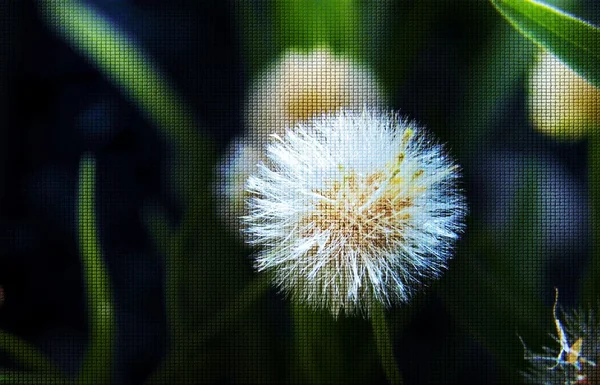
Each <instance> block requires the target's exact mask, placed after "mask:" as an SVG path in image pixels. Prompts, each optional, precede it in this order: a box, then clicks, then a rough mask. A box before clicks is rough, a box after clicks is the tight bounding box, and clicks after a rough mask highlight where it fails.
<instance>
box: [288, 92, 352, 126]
mask: <svg viewBox="0 0 600 385" xmlns="http://www.w3.org/2000/svg"><path fill="white" fill-rule="evenodd" d="M348 103H349V100H348V97H347V95H345V94H344V93H342V92H322V91H320V90H317V89H314V88H310V89H305V90H302V91H300V92H298V93H295V94H293V95H290V99H289V100H288V102H287V104H286V115H287V117H288V119H290V121H292V122H298V121H305V120H308V119H311V118H313V117H315V116H317V115H320V114H322V113H333V112H337V111H338V110H339V109H340V108H341V107H342V106H345V105H347V104H348Z"/></svg>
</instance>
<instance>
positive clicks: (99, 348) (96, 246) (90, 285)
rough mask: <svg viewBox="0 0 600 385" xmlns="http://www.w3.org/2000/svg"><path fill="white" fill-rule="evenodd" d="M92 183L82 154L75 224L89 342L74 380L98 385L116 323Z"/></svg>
mask: <svg viewBox="0 0 600 385" xmlns="http://www.w3.org/2000/svg"><path fill="white" fill-rule="evenodd" d="M95 183H96V163H95V160H94V158H93V157H91V156H89V155H84V157H83V159H82V160H81V166H80V171H79V192H78V198H77V221H78V224H77V227H78V232H79V247H80V253H81V258H82V266H83V276H84V281H85V289H86V297H87V306H88V318H89V323H90V346H89V350H88V352H87V354H86V357H85V359H84V361H83V365H82V368H81V372H80V374H79V377H78V383H86V384H87V383H94V384H99V385H100V384H110V383H111V376H112V357H113V338H114V333H115V329H116V325H115V314H114V309H113V305H112V299H111V292H110V284H109V277H108V271H107V270H106V267H105V266H104V263H103V260H102V250H101V247H100V240H99V237H98V229H97V222H96V205H95V193H96V188H95Z"/></svg>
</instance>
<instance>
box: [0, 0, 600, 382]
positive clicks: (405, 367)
mask: <svg viewBox="0 0 600 385" xmlns="http://www.w3.org/2000/svg"><path fill="white" fill-rule="evenodd" d="M491 3H493V5H494V6H495V7H496V8H497V10H499V11H500V13H501V14H502V15H503V16H504V17H505V18H507V19H508V20H509V21H510V22H511V23H512V24H513V25H514V26H515V27H516V28H517V30H519V31H520V32H521V34H520V33H518V32H517V30H515V29H513V28H510V27H509V26H508V24H507V23H505V22H504V20H502V18H501V17H500V15H499V14H497V13H496V12H495V9H494V7H493V6H492V5H491ZM491 3H488V2H450V1H444V2H439V1H435V0H423V1H415V2H394V1H383V2H370V1H364V0H363V1H351V0H330V1H316V0H315V1H311V0H290V1H289V2H283V1H282V2H278V1H257V2H246V1H241V2H234V1H232V2H231V3H230V5H231V11H232V12H234V13H235V20H236V23H237V24H238V28H239V35H240V40H241V41H242V54H243V55H244V56H245V60H246V62H247V68H248V72H249V74H250V75H249V77H250V78H251V79H252V78H253V77H254V76H257V75H258V74H260V73H261V72H262V71H264V70H265V69H266V68H268V66H269V65H270V64H271V63H272V62H273V61H274V60H275V59H276V58H278V57H279V56H280V55H281V54H282V53H283V52H285V51H287V50H290V49H294V50H301V51H308V50H310V49H312V48H315V47H320V46H329V47H331V48H332V49H333V50H334V51H335V52H339V53H346V54H350V55H352V56H354V57H355V58H356V59H357V60H359V61H362V62H365V63H367V64H370V65H371V66H372V68H373V70H374V72H375V73H376V75H377V76H378V77H379V78H380V80H381V81H382V83H383V84H384V86H385V88H386V90H387V92H388V94H389V99H390V104H391V105H393V106H395V107H399V108H400V110H401V112H407V113H409V114H411V117H414V118H416V119H419V120H422V121H424V122H426V123H427V125H428V126H429V127H430V128H431V129H432V130H433V131H435V132H436V134H438V135H439V136H440V137H441V138H442V140H443V141H444V142H447V143H448V148H449V150H450V152H451V153H452V155H453V156H456V157H457V158H458V160H459V163H461V164H463V169H464V174H465V179H466V182H465V190H466V192H467V195H468V197H469V199H470V201H471V203H472V206H473V207H472V210H471V216H470V217H469V222H468V226H467V231H466V233H465V235H464V237H463V239H461V241H460V242H459V244H458V247H457V251H456V257H455V259H454V260H453V261H452V262H451V264H450V269H449V271H448V272H446V273H445V275H444V276H443V278H442V279H441V280H440V281H439V282H435V283H432V284H431V287H430V288H428V289H427V290H426V291H425V293H423V294H419V295H417V296H416V297H415V299H414V300H413V302H412V303H411V304H410V305H407V306H404V307H402V308H394V309H391V310H390V311H389V312H387V314H384V313H383V312H382V313H381V314H378V315H377V317H375V318H374V320H373V324H370V323H369V321H367V320H364V319H361V318H356V317H344V316H342V317H340V318H338V319H334V318H333V317H332V316H331V315H330V314H328V313H326V312H321V311H314V310H310V309H306V308H303V307H302V306H300V305H297V304H293V303H288V301H287V300H285V299H284V298H282V297H281V295H279V294H275V292H274V290H271V289H270V284H269V282H270V281H269V279H268V277H266V276H264V275H262V276H258V275H256V274H255V273H254V272H253V269H252V266H251V261H250V258H248V255H249V253H250V252H251V251H250V250H248V249H247V248H246V247H245V246H244V245H242V244H241V243H240V241H239V239H238V238H237V237H235V236H233V235H231V234H228V230H227V228H226V226H224V224H223V223H222V221H221V220H220V218H218V216H217V215H216V213H215V211H214V202H213V200H214V197H213V185H214V183H215V176H214V175H213V169H214V166H215V164H216V162H217V158H218V152H217V149H216V148H215V145H214V143H212V142H211V140H210V138H209V137H208V136H207V135H204V134H203V131H202V128H203V123H202V122H201V121H200V120H199V119H198V118H197V116H196V114H195V113H194V111H193V110H194V106H192V105H190V104H189V102H188V101H186V100H184V98H183V97H182V96H181V95H180V94H179V93H178V92H177V91H176V87H175V86H174V85H173V84H172V83H171V82H170V81H169V77H168V75H167V74H166V73H165V72H163V71H162V70H161V68H159V66H158V64H157V63H156V62H155V61H154V60H153V58H152V57H151V56H150V55H149V54H148V53H147V52H145V50H144V49H143V45H142V44H141V43H140V42H139V41H137V40H136V39H135V37H134V36H132V35H131V34H130V33H128V32H126V31H125V30H124V29H121V28H120V27H119V25H118V24H117V23H115V22H114V21H110V20H108V19H107V18H105V17H104V16H103V14H102V12H101V11H100V10H99V9H96V8H93V7H92V6H89V5H87V3H85V2H83V1H76V0H60V1H39V2H38V4H39V9H40V13H41V15H42V16H43V18H44V20H45V21H46V22H47V23H48V25H49V26H51V27H52V28H53V30H54V31H55V32H56V33H57V34H58V35H59V36H60V37H61V38H62V39H64V40H65V42H66V43H67V44H69V46H70V47H71V48H72V49H73V50H74V51H76V52H77V53H78V54H80V55H81V56H82V57H83V58H85V60H87V61H88V62H89V63H90V64H91V65H92V66H93V67H94V68H96V69H97V70H98V71H99V72H100V73H101V74H102V75H103V77H104V79H105V80H106V81H107V82H110V83H111V84H112V85H113V86H114V87H115V88H117V89H118V90H119V92H121V93H122V94H123V95H124V96H125V97H126V98H127V100H128V101H129V102H130V103H131V104H132V105H134V106H135V107H136V108H137V110H138V111H139V113H140V115H141V116H143V117H144V118H145V119H147V120H148V122H149V123H150V124H151V125H152V126H153V127H154V128H155V129H156V130H157V133H158V134H159V135H160V137H161V138H162V139H163V140H164V141H165V143H167V145H168V148H169V160H168V164H167V165H166V166H165V171H166V172H167V174H168V175H169V181H168V183H169V189H170V190H172V191H175V192H176V193H177V197H178V199H179V202H180V205H181V210H182V212H183V214H182V216H181V218H180V219H179V220H175V219H173V215H172V213H171V212H170V211H169V210H168V209H167V208H162V207H158V206H157V205H156V204H155V202H147V203H146V204H145V206H144V209H143V213H142V215H143V219H144V221H145V223H146V224H147V228H148V232H149V233H150V234H151V236H152V239H153V246H155V247H156V248H157V249H158V251H159V252H160V253H161V254H162V255H164V257H165V284H164V291H165V298H164V300H165V301H166V307H167V322H168V327H169V330H168V333H169V346H168V350H167V352H166V355H165V357H164V359H163V362H162V363H161V365H160V367H158V368H157V370H156V371H155V373H153V375H152V376H151V377H150V378H149V379H147V383H149V384H163V383H173V384H177V383H182V384H187V383H197V382H208V383H215V382H226V383H248V382H255V383H281V382H290V383H309V384H319V383H346V384H350V383H357V384H358V383H385V382H390V383H400V382H401V379H400V378H399V377H400V375H399V374H398V373H397V369H398V368H400V371H401V372H403V373H402V375H403V377H404V378H405V381H406V383H416V382H415V381H416V380H415V378H417V375H416V374H414V373H417V372H416V371H417V370H419V368H421V366H420V365H427V364H429V365H432V366H433V367H435V369H434V370H428V371H427V372H426V373H422V372H420V374H421V377H419V378H420V379H421V381H419V383H448V384H450V383H468V381H467V380H466V379H473V382H477V381H478V380H482V379H483V380H482V381H485V380H488V379H489V378H488V377H487V376H489V377H490V378H492V380H490V382H494V381H495V382H494V383H511V384H517V383H520V382H521V381H522V380H521V371H522V370H524V368H525V362H524V360H523V354H524V350H523V346H522V345H521V343H520V341H519V338H518V337H519V336H521V337H522V338H523V340H524V341H525V342H526V343H527V345H528V347H529V348H532V349H533V350H535V349H536V348H538V347H541V346H543V345H548V344H549V343H551V340H550V338H549V337H548V332H551V331H552V330H553V329H552V313H551V301H550V302H549V300H548V299H549V298H551V297H552V294H553V292H552V291H551V290H549V289H550V288H551V287H552V286H553V284H552V283H551V282H550V283H549V282H548V281H551V279H548V278H547V275H548V274H547V271H546V266H547V264H548V261H549V258H548V257H547V254H548V246H547V245H546V244H544V241H543V240H544V230H543V227H542V226H541V224H542V223H543V222H544V221H545V220H546V218H545V217H544V216H543V212H544V211H543V209H542V207H541V206H542V204H544V201H545V200H544V199H542V197H544V196H545V195H544V194H546V193H547V192H546V191H545V190H544V189H545V186H544V184H543V183H542V182H541V178H540V175H539V173H542V172H550V173H552V171H546V170H545V167H546V165H545V164H543V163H541V162H540V163H536V162H535V161H532V160H531V159H535V157H532V158H527V160H526V161H524V163H525V164H522V165H520V166H521V167H522V169H524V170H525V172H523V173H521V174H520V175H518V181H517V182H516V183H514V185H515V186H516V187H515V188H516V191H517V192H516V194H515V197H514V205H512V206H511V207H512V210H511V211H510V212H508V213H507V217H508V220H507V221H506V223H503V224H502V225H501V226H494V225H492V224H491V223H490V221H489V219H488V218H486V213H485V212H484V211H483V210H481V209H480V208H479V207H477V203H478V200H481V199H484V198H483V197H482V196H481V195H479V194H480V191H479V190H478V187H480V186H478V185H477V183H476V181H475V180H476V174H477V173H478V172H479V173H485V172H486V171H481V170H483V168H481V167H482V166H481V165H480V164H479V161H480V159H481V157H485V156H486V151H487V150H488V149H489V148H490V147H494V146H495V147H500V148H501V147H504V146H506V145H507V143H510V145H511V146H512V145H514V146H516V147H513V149H514V148H517V150H523V148H524V152H526V153H534V152H535V151H536V150H539V148H538V147H535V146H534V145H532V144H531V142H528V141H522V140H521V139H523V137H525V136H526V137H528V138H531V137H533V134H532V133H530V132H529V131H527V129H529V127H527V123H526V122H527V118H526V117H524V116H521V115H524V114H525V112H524V111H522V107H515V104H519V103H522V102H523V97H522V93H523V92H524V91H523V89H524V88H525V87H524V85H523V83H524V81H525V80H524V79H525V78H526V77H527V73H528V71H529V69H530V66H531V65H532V60H533V56H534V53H535V52H536V46H535V44H533V43H532V42H530V41H529V40H527V39H526V38H525V36H526V37H527V38H529V39H531V40H533V41H534V42H535V43H537V44H539V45H541V46H543V47H544V48H545V49H548V50H550V51H551V52H553V53H555V54H556V55H558V56H559V57H560V58H561V59H563V60H564V61H565V62H566V63H568V64H569V65H571V66H572V67H573V68H574V69H576V70H577V71H578V72H579V73H581V74H582V75H583V76H585V77H586V78H587V79H588V80H590V81H591V82H593V83H594V84H596V85H599V84H600V75H599V74H600V70H599V67H598V63H599V60H598V59H600V58H599V57H598V52H600V49H599V48H600V47H599V41H600V40H599V38H598V36H600V35H599V34H598V29H597V28H596V27H593V26H592V25H590V24H588V23H586V22H583V21H582V20H581V19H579V18H576V17H573V16H570V15H568V14H566V13H563V12H562V11H560V10H558V9H555V8H550V7H548V6H546V5H544V4H542V3H539V2H533V1H528V0H492V2H491ZM446 45H449V46H451V48H447V47H446ZM203 60H204V59H203ZM206 60H210V58H207V59H206ZM450 67H451V68H450ZM440 84H441V85H440ZM444 87H447V88H448V89H450V91H448V90H445V91H443V90H442V91H440V89H441V88H444ZM405 95H408V96H405ZM439 95H441V96H439ZM444 98H446V99H444ZM403 102H407V103H405V104H402V103H403ZM520 108H521V109H520ZM515 110H516V112H515ZM511 113H512V115H515V116H517V118H514V119H515V120H516V121H518V124H517V123H515V121H512V120H510V119H509V118H507V117H506V115H511ZM519 114H520V115H519ZM518 118H520V120H518ZM502 125H507V126H510V127H508V128H506V129H504V128H499V126H502ZM513 126H518V127H517V128H514V127H513ZM521 126H525V127H524V128H523V127H521ZM513 128H514V129H515V130H516V131H510V130H509V129H513ZM518 130H521V131H518ZM498 136H500V138H498ZM536 138H537V137H536ZM521 142H524V144H522V143H521ZM513 143H514V144H513ZM518 145H522V146H523V147H518ZM562 150H564V148H560V149H559V151H562ZM598 162H600V154H598V136H596V137H595V138H592V139H591V140H590V161H589V180H588V182H589V186H588V188H589V191H590V193H591V194H590V197H591V201H590V204H591V209H592V210H591V215H592V223H593V226H592V233H593V234H594V235H593V236H594V239H600V236H598V233H599V230H598V229H599V228H600V226H599V225H598V224H597V222H596V221H597V218H599V217H600V213H599V211H600V209H599V207H600V204H599V203H598V202H599V201H600V199H599V198H598V195H599V193H598V191H600V188H599V187H600V183H599V180H600V176H599V175H600V165H599V164H598ZM513 166H514V165H513V164H512V163H510V162H508V161H507V162H505V163H503V165H502V166H501V167H505V168H511V167H513ZM474 170H479V171H474ZM94 183H95V163H94V160H93V158H91V157H90V156H89V155H86V156H84V157H83V160H82V161H81V169H80V185H79V196H78V232H79V236H80V238H79V242H80V248H81V250H80V251H81V258H82V261H83V275H84V277H85V285H86V295H87V306H88V315H89V318H88V322H89V325H90V339H89V349H88V351H87V353H86V356H85V359H84V361H83V364H82V367H81V370H80V371H79V376H78V378H77V379H76V380H75V381H78V382H79V383H110V382H111V378H112V377H111V373H112V365H113V364H114V362H113V361H114V351H113V350H112V344H113V343H114V338H115V335H116V331H117V330H116V329H117V326H116V324H115V317H114V311H115V309H114V302H113V298H112V297H111V290H110V285H109V281H110V280H109V276H108V273H107V271H106V267H105V266H104V264H103V261H102V257H103V255H102V252H101V249H102V247H101V240H102V238H101V236H99V234H98V228H97V219H96V216H95V211H94V210H95V206H96V204H95V202H94V191H95V185H94ZM501 183H504V181H501ZM506 183H509V182H506ZM510 183H512V182H510ZM492 199H493V198H492ZM102 204H104V202H99V205H102ZM100 235H101V234H100ZM597 244H598V243H597V242H596V246H595V247H594V251H593V252H592V255H591V256H592V259H591V262H590V265H589V266H590V267H589V269H588V278H587V284H586V285H587V286H586V289H585V290H587V294H586V295H587V302H594V301H595V299H596V298H597V293H598V292H599V291H598V290H597V279H596V278H595V277H596V276H597V275H598V274H597V273H598V272H600V262H599V261H600V256H599V255H598V249H599V247H597ZM574 280H575V279H574ZM567 290H574V289H573V288H569V289H567ZM594 290H596V291H594ZM157 300H159V299H157ZM428 309H429V310H430V311H431V312H432V313H435V314H436V316H433V317H432V316H431V313H428ZM438 313H439V314H442V315H443V314H447V315H448V317H449V321H448V325H445V326H444V325H442V322H444V318H443V317H442V316H440V317H439V318H440V319H431V318H437V314H438ZM423 315H425V316H426V317H428V319H426V321H427V322H423V320H422V319H420V318H419V316H423ZM429 325H433V327H438V328H441V327H442V326H444V327H447V328H448V330H446V334H440V335H438V334H436V333H437V331H436V330H432V329H431V328H430V326H429ZM440 333H441V332H440ZM411 336H415V337H414V338H415V339H416V341H413V342H412V344H410V343H409V344H408V345H406V346H405V345H404V344H403V343H402V342H403V341H406V340H407V339H409V338H412V337H411ZM448 336H454V338H457V339H458V338H459V337H460V338H462V339H463V340H464V341H466V342H464V341H463V343H464V344H465V346H469V347H471V348H472V349H473V350H472V351H471V350H467V348H465V351H462V352H458V351H457V352H455V351H453V350H452V348H454V347H456V346H463V345H460V344H459V343H458V342H456V341H454V342H453V340H452V339H451V338H450V337H448ZM428 338H429V339H428ZM445 338H447V339H445ZM436 339H439V340H440V341H438V340H436ZM444 344H445V345H444ZM469 344H470V345H469ZM422 346H425V347H427V346H435V347H437V348H438V350H435V352H434V353H429V352H426V351H421V350H419V349H420V348H421V347H422ZM440 346H446V347H447V349H446V350H445V349H443V348H442V349H439V347H440ZM0 347H1V348H2V349H3V350H4V351H5V352H6V353H7V354H8V355H9V356H10V357H11V358H12V359H13V360H14V363H15V365H16V366H17V367H18V368H19V369H24V370H26V372H20V371H19V372H17V371H8V370H7V371H3V372H0V382H2V383H28V384H33V383H40V378H41V377H43V378H44V382H43V383H65V382H68V381H71V380H70V379H67V378H66V377H65V375H64V374H63V373H62V372H61V371H60V370H59V369H58V368H56V366H55V365H54V364H53V363H52V362H51V360H49V359H47V358H46V357H45V356H44V354H43V353H41V352H40V351H39V350H38V349H37V348H36V347H34V346H32V345H31V344H29V343H28V342H25V341H24V340H21V339H20V338H17V337H16V336H13V335H12V334H9V333H7V332H0ZM411 349H412V350H411ZM473 352H482V353H481V354H476V353H473ZM428 354H431V356H428ZM487 356H489V357H490V359H489V360H490V361H491V362H492V363H491V364H490V367H489V368H487V369H486V368H485V367H484V368H478V366H480V364H481V363H482V362H487V361H485V359H486V358H485V357H487ZM459 361H460V362H459ZM411 363H414V367H411ZM478 369H479V370H480V372H479V374H475V373H474V372H476V371H477V370H478ZM486 370H488V371H487V372H486ZM461 372H464V373H466V374H462V377H461ZM411 373H412V374H411ZM40 376H41V377H40ZM471 376H472V377H471Z"/></svg>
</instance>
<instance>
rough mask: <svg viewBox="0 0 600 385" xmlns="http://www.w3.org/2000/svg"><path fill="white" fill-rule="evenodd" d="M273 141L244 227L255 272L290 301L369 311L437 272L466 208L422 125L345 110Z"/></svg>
mask: <svg viewBox="0 0 600 385" xmlns="http://www.w3.org/2000/svg"><path fill="white" fill-rule="evenodd" d="M272 138H273V140H272V142H271V144H270V145H268V147H267V158H268V159H267V161H266V162H265V163H262V164H261V165H260V166H259V167H258V171H257V172H256V173H255V174H254V175H252V176H250V178H249V179H248V182H247V184H246V190H247V192H248V193H249V194H251V198H250V199H249V200H248V202H247V203H248V211H249V214H248V215H247V216H244V217H243V220H244V222H245V233H246V235H247V239H248V241H249V243H251V244H254V245H258V246H261V250H260V251H259V252H258V254H257V255H256V267H257V269H258V270H259V271H267V272H271V273H273V276H274V280H275V283H276V284H277V285H278V286H279V287H280V288H281V289H282V290H283V291H284V292H286V293H287V294H289V295H290V296H291V297H292V298H293V299H295V300H299V301H301V302H303V303H306V304H308V305H311V306H313V307H316V308H328V309H330V310H331V311H332V313H333V314H334V315H338V314H339V312H340V311H341V310H342V309H344V311H346V312H347V313H354V312H367V313H368V312H369V311H370V309H371V308H372V306H373V304H374V301H378V302H381V303H383V304H384V305H385V306H390V305H391V304H393V303H402V302H406V301H407V300H408V299H409V297H410V295H411V294H412V292H413V291H414V290H415V289H417V287H418V286H419V285H420V284H422V283H423V282H424V281H425V280H426V279H428V278H433V277H437V276H438V275H439V274H440V273H441V271H442V270H443V269H444V268H445V267H446V262H447V260H448V258H449V257H450V256H451V249H452V245H453V242H454V241H455V240H456V239H457V237H458V234H459V233H460V232H461V231H462V229H463V220H464V217H465V214H466V203H465V199H464V197H463V195H462V193H461V192H460V190H459V189H458V187H457V181H458V178H459V172H458V167H457V166H456V165H455V164H454V163H453V162H452V161H451V160H450V158H449V157H448V156H447V155H446V153H445V152H444V150H443V149H442V147H441V146H440V145H438V144H436V143H434V142H433V141H432V140H431V139H430V137H429V136H428V135H427V134H426V133H425V132H424V130H423V129H422V128H420V127H418V126H416V125H414V124H412V123H410V122H408V121H406V120H402V119H400V118H399V117H397V116H395V115H388V114H384V113H382V112H380V111H371V110H364V111H362V112H349V111H342V112H339V113H337V114H333V115H324V116H321V117H319V118H315V119H313V120H311V121H308V122H306V123H301V124H298V125H297V126H296V127H295V128H294V129H291V130H288V131H287V132H286V133H285V136H283V137H280V136H278V135H273V137H272Z"/></svg>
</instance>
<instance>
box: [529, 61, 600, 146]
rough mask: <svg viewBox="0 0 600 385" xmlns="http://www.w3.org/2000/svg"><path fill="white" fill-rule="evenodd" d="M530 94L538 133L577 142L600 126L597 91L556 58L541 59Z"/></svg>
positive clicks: (532, 113)
mask: <svg viewBox="0 0 600 385" xmlns="http://www.w3.org/2000/svg"><path fill="white" fill-rule="evenodd" d="M529 91H530V92H529V109H530V114H531V118H532V120H533V124H534V126H535V128H536V129H537V130H539V131H541V132H544V133H546V134H548V135H552V136H554V137H555V138H557V139H563V140H578V139H581V138H583V137H585V136H586V135H587V134H588V133H589V132H590V130H593V129H596V128H598V127H600V90H599V89H598V88H596V87H594V86H593V85H591V84H590V83H588V82H587V81H586V80H585V79H583V78H582V77H581V76H579V75H578V74H577V73H576V72H574V71H573V70H571V69H570V68H569V67H568V66H566V65H565V64H564V63H563V62H561V61H560V60H559V59H557V58H556V57H555V56H553V55H551V54H549V53H543V54H542V55H541V56H540V58H539V61H538V64H537V66H536V68H535V69H534V71H533V73H532V76H531V82H530V90H529Z"/></svg>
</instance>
